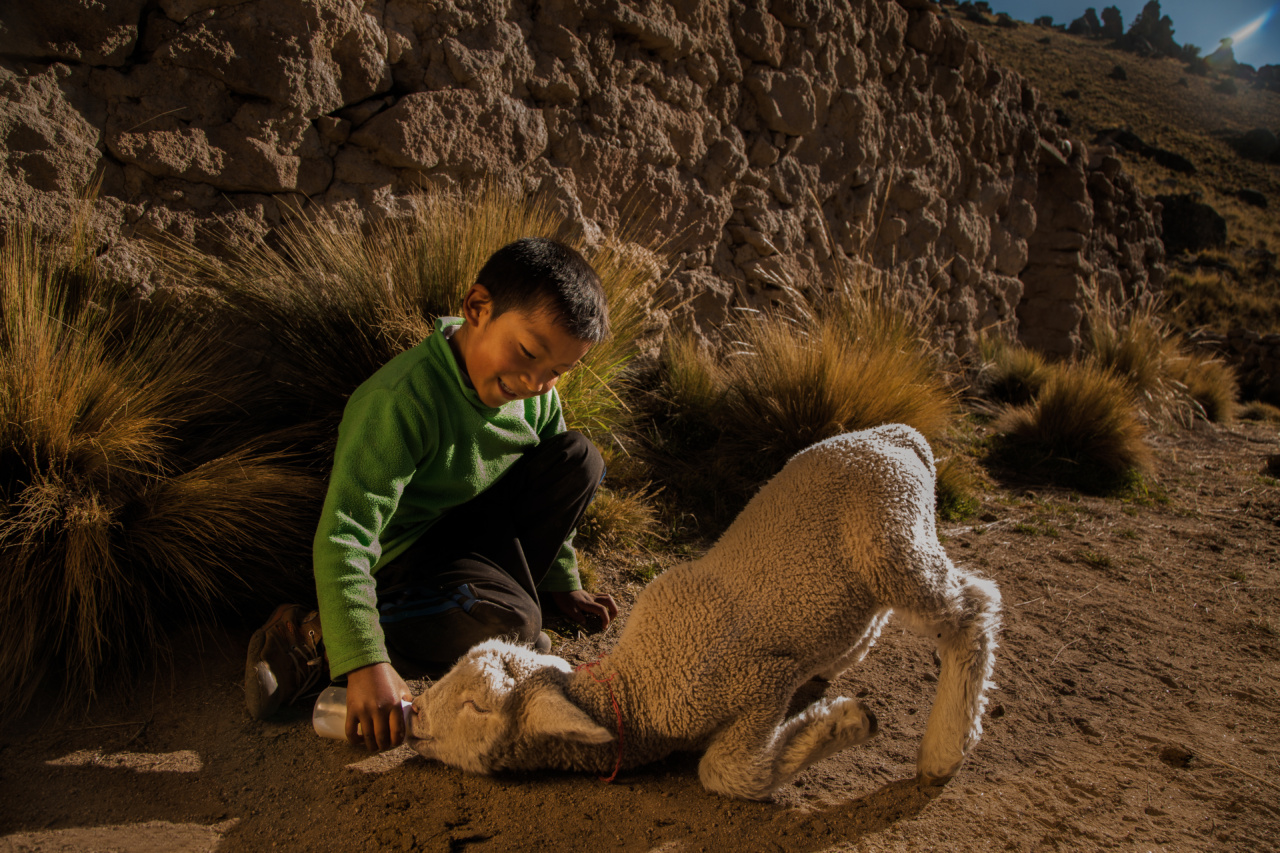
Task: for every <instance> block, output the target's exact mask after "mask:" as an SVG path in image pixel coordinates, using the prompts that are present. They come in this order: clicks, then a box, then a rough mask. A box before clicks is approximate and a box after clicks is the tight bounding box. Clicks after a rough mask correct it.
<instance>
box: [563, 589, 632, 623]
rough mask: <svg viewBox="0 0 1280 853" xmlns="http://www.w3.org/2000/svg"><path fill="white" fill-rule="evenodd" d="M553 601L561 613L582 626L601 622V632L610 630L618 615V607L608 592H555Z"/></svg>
mask: <svg viewBox="0 0 1280 853" xmlns="http://www.w3.org/2000/svg"><path fill="white" fill-rule="evenodd" d="M551 600H552V601H554V602H555V603H556V607H559V608H560V612H561V613H563V614H564V615H565V616H568V617H569V618H570V619H572V620H573V621H575V622H578V623H581V624H582V625H586V626H588V627H590V626H591V623H592V621H595V620H599V624H600V628H599V630H601V631H603V630H604V629H605V628H608V627H609V623H610V622H612V621H613V620H614V618H615V617H617V615H618V605H617V604H616V603H615V602H614V600H613V596H612V595H609V594H608V593H607V592H587V591H586V590H585V589H575V590H574V591H573V592H553V593H551Z"/></svg>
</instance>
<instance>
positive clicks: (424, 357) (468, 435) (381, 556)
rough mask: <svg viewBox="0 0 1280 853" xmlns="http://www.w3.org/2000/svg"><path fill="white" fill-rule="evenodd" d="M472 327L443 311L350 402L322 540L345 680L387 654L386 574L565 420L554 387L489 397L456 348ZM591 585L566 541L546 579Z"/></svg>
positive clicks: (330, 624) (323, 592)
mask: <svg viewBox="0 0 1280 853" xmlns="http://www.w3.org/2000/svg"><path fill="white" fill-rule="evenodd" d="M461 324H462V321H461V320H459V319H458V318H455V317H445V318H441V319H439V320H437V321H436V326H435V332H434V333H433V334H431V335H429V336H428V337H427V338H426V340H424V341H423V342H422V343H420V344H418V345H417V346H416V347H414V348H413V349H411V350H409V351H408V352H404V353H401V354H400V355H398V356H396V357H395V358H393V359H392V360H391V361H389V362H387V364H386V365H384V366H383V367H382V368H381V369H380V370H378V372H377V373H375V374H374V375H373V376H371V377H370V378H369V379H368V380H367V381H365V382H364V384H362V385H361V386H360V387H359V388H357V389H356V391H355V393H354V394H352V395H351V399H350V400H348V401H347V406H346V409H345V410H344V411H343V415H342V424H341V425H340V426H339V428H338V446H337V450H336V452H335V454H334V462H333V474H332V476H331V477H330V480H329V491H328V495H327V497H326V498H325V502H324V510H323V512H322V513H321V516H320V525H319V528H318V529H317V530H316V537H315V543H314V549H313V556H314V566H315V576H316V593H317V595H318V597H319V600H320V624H321V625H322V626H323V630H324V644H325V650H326V652H327V654H328V656H329V671H330V674H331V675H332V676H333V677H334V678H336V677H338V676H340V675H343V674H345V673H347V672H350V671H351V670H353V669H358V668H360V667H362V666H368V665H369V664H373V663H380V662H386V661H388V657H387V650H386V643H385V641H384V638H383V633H382V627H381V626H380V625H379V624H378V604H377V589H376V585H375V582H374V575H375V574H376V573H377V571H378V570H379V569H380V568H382V567H383V566H385V565H386V564H387V563H388V562H390V561H391V560H393V559H395V558H396V557H397V556H399V555H400V554H402V553H404V551H405V550H406V549H407V548H408V547H409V546H410V545H412V544H413V543H414V542H415V541H416V540H417V539H418V537H420V536H422V534H423V533H424V532H426V530H427V529H428V528H429V527H431V525H432V524H434V523H435V522H436V521H437V520H438V519H439V518H440V516H441V515H442V514H443V513H444V512H445V511H447V510H449V509H451V508H453V507H456V506H458V505H460V504H463V503H466V502H467V501H469V500H471V499H472V498H474V497H475V496H476V495H479V494H480V493H481V492H483V491H484V490H485V489H487V488H488V487H489V486H491V485H492V484H493V483H495V482H497V480H498V478H499V477H501V476H502V475H503V474H504V473H505V472H506V470H507V469H508V468H510V467H511V466H512V465H513V464H514V463H515V462H516V460H517V459H519V458H520V456H521V454H523V453H524V452H525V451H527V450H529V449H530V448H532V447H534V446H535V445H537V444H538V443H539V442H540V441H541V440H542V439H544V438H548V437H550V436H552V435H555V434H556V433H559V432H563V431H564V429H565V425H564V417H563V416H562V415H561V411H560V397H559V395H558V394H557V393H556V391H555V389H554V388H553V389H552V390H551V391H549V392H548V393H546V394H543V395H541V396H539V397H532V398H530V399H527V400H516V401H513V402H511V403H507V404H506V405H504V406H502V407H501V408H498V409H495V408H492V407H490V406H486V405H485V404H484V403H483V402H481V400H480V398H479V397H478V396H477V395H476V392H475V390H474V389H472V388H471V387H470V385H469V384H468V383H467V381H466V380H465V379H464V376H463V372H462V370H461V369H460V368H459V366H458V363H457V360H456V359H455V358H454V355H453V351H452V350H451V349H450V347H449V341H448V336H449V335H450V334H452V329H448V327H450V326H460V325H461ZM446 329H448V331H447V332H446ZM580 587H581V584H580V582H579V580H578V573H577V568H576V557H575V555H574V551H573V546H572V545H571V544H570V543H569V542H565V544H564V545H563V546H562V547H561V549H560V553H559V555H557V557H556V561H555V563H554V565H553V566H552V567H551V569H550V571H549V572H548V573H547V576H546V578H545V579H544V580H543V582H542V583H541V585H540V588H541V589H544V590H547V591H552V592H561V591H568V590H574V589H579V588H580Z"/></svg>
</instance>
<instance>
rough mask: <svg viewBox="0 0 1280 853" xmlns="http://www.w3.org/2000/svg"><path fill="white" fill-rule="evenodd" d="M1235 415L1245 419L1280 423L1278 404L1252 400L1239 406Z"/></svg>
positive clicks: (1279, 407)
mask: <svg viewBox="0 0 1280 853" xmlns="http://www.w3.org/2000/svg"><path fill="white" fill-rule="evenodd" d="M1236 417H1238V418H1241V419H1243V420H1247V421H1262V422H1264V423H1272V424H1277V423H1280V406H1273V405H1271V404H1270V403H1263V402H1261V401H1260V400H1253V401H1252V402H1249V403H1245V404H1244V405H1243V406H1240V407H1239V409H1237V411H1236Z"/></svg>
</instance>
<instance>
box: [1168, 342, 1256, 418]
mask: <svg viewBox="0 0 1280 853" xmlns="http://www.w3.org/2000/svg"><path fill="white" fill-rule="evenodd" d="M1169 375H1170V377H1171V378H1172V379H1173V380H1174V381H1175V382H1177V383H1178V386H1179V388H1180V389H1181V391H1182V393H1183V394H1184V395H1185V397H1186V399H1187V401H1188V403H1189V404H1190V405H1191V406H1193V407H1194V408H1195V411H1196V413H1197V414H1198V415H1200V416H1201V417H1203V418H1204V419H1205V420H1207V421H1210V422H1212V423H1227V422H1229V421H1231V420H1232V419H1234V418H1235V415H1236V411H1237V409H1238V406H1237V405H1236V400H1237V398H1238V397H1239V396H1240V382H1239V380H1238V378H1237V376H1236V371H1235V369H1234V368H1233V367H1231V365H1229V364H1227V363H1226V362H1224V361H1222V359H1219V358H1215V357H1213V356H1209V355H1205V354H1204V353H1196V352H1187V353H1180V354H1178V355H1176V356H1174V357H1173V358H1171V359H1170V360H1169Z"/></svg>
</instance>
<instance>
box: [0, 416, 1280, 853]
mask: <svg viewBox="0 0 1280 853" xmlns="http://www.w3.org/2000/svg"><path fill="white" fill-rule="evenodd" d="M1153 443H1154V444H1155V446H1156V448H1157V452H1158V456H1159V466H1160V468H1159V474H1158V477H1157V480H1158V483H1159V488H1158V489H1156V490H1155V491H1154V492H1153V495H1152V498H1151V499H1150V500H1143V501H1138V502H1133V501H1127V502H1126V501H1121V500H1116V499H1102V498H1090V497H1080V496H1078V495H1075V494H1073V493H1069V492H1065V491H1058V490H1055V489H1051V488H1043V487H1037V486H1033V487H1029V486H1027V485H1025V484H1023V485H1019V484H1016V483H1011V482H1008V481H1006V482H1005V484H1004V485H1003V486H1000V487H997V488H995V489H993V490H992V491H991V492H989V493H988V494H986V495H985V497H984V500H983V506H982V508H981V510H980V512H979V515H978V516H977V517H976V520H975V521H973V522H970V523H966V524H963V525H951V526H944V530H943V532H944V534H945V539H946V544H947V548H948V550H949V552H950V553H951V555H952V556H953V558H954V559H956V560H957V561H958V562H962V563H965V564H968V565H970V566H976V567H979V568H981V569H982V570H984V571H985V572H986V573H988V574H989V575H990V576H991V577H993V578H994V579H995V580H996V581H998V583H999V584H1000V586H1001V589H1002V591H1003V594H1004V601H1005V629H1004V633H1003V637H1002V642H1001V648H1000V651H999V653H998V654H999V657H998V661H997V667H996V680H997V682H998V684H999V689H998V690H997V691H996V692H995V693H994V695H993V699H992V704H991V707H990V709H989V714H988V718H987V720H986V721H985V723H986V734H985V736H984V737H983V739H982V741H981V742H980V743H979V744H978V745H977V747H976V748H975V749H974V750H973V752H972V754H971V755H970V757H969V759H968V761H967V762H966V763H965V764H964V765H963V767H962V768H961V770H960V773H959V774H958V775H957V776H956V778H955V779H953V780H952V781H951V783H950V784H949V785H947V786H946V787H944V788H940V789H922V788H921V787H919V786H917V784H916V782H915V781H914V779H913V776H914V766H913V762H914V756H915V752H916V748H917V744H918V742H919V739H920V736H921V733H922V729H923V725H924V721H925V718H926V716H927V712H928V709H929V705H930V702H931V698H932V693H933V689H934V682H935V674H934V673H935V668H934V663H933V661H932V659H931V655H930V652H929V649H928V647H927V646H926V644H925V643H923V642H922V641H920V640H918V639H917V638H916V637H914V636H913V635H907V634H904V633H902V631H901V630H900V629H898V628H896V627H894V625H893V623H890V628H889V629H888V630H887V631H886V633H885V635H884V636H883V638H882V639H881V641H880V643H879V644H878V645H877V647H876V648H875V649H873V650H872V652H871V654H870V656H869V657H868V659H867V660H866V661H865V662H864V664H863V665H862V666H861V667H859V668H857V669H856V670H854V671H852V672H850V673H846V674H845V675H844V676H843V677H842V678H840V679H839V680H838V681H837V682H836V683H835V684H834V685H832V690H833V691H834V692H835V693H839V694H844V695H857V696H864V697H865V700H866V701H868V702H869V703H870V704H871V705H872V707H873V708H874V710H875V712H876V713H877V715H878V716H879V719H880V722H881V727H882V728H881V734H880V735H879V736H878V737H876V738H875V739H874V740H872V741H871V742H870V743H869V744H867V745H864V746H863V747H859V748H856V749H854V750H851V751H849V752H846V753H844V754H841V755H838V756H836V757H834V758H831V759H828V760H826V761H824V762H822V763H820V764H818V765H816V766H815V767H813V768H811V769H810V770H809V771H808V772H806V773H805V774H804V775H803V776H802V777H800V779H799V780H798V781H797V782H796V783H795V784H793V785H790V786H788V787H786V788H785V789H783V790H782V791H781V792H780V794H779V795H778V796H777V798H776V799H775V800H774V801H773V802H767V803H744V802H734V801H730V800H725V799H722V798H720V797H717V796H713V795H711V794H708V793H706V792H704V791H703V790H702V788H701V787H700V786H699V784H698V781H697V773H696V764H695V759H694V758H692V757H687V756H686V757H679V758H675V759H672V760H669V761H667V762H665V763H662V764H658V765H655V766H652V767H650V768H648V769H645V770H642V771H639V772H631V773H626V774H624V775H622V776H621V777H620V778H619V779H618V780H617V781H616V782H614V783H613V784H603V783H601V782H600V781H598V780H597V779H595V778H593V777H591V776H589V775H575V774H569V773H546V774H537V775H527V776H509V777H502V778H485V777H478V776H469V775H465V774H463V773H460V772H458V771H456V770H453V769H450V768H447V767H443V766H441V765H438V764H434V763H429V762H427V761H425V760H423V759H421V758H419V757H417V756H415V755H412V754H411V753H409V752H408V751H407V750H405V749H403V748H402V749H400V750H395V751H392V752H390V753H386V754H383V755H379V756H370V755H368V754H367V753H364V752H363V751H362V750H359V749H355V748H352V747H348V746H346V745H344V744H341V743H337V742H333V741H326V740H322V739H320V738H318V737H317V736H316V735H315V734H313V733H312V731H311V729H310V726H309V720H308V718H307V713H308V711H307V709H304V708H299V709H295V712H294V713H292V714H291V715H289V716H288V718H286V719H283V720H281V721H278V722H270V723H262V722H257V721H254V720H252V719H250V718H249V716H248V714H247V713H246V712H245V710H244V703H243V698H242V689H241V673H242V667H243V654H244V647H245V643H246V642H247V633H248V631H247V630H246V631H244V632H235V633H234V634H233V635H230V636H225V637H215V638H212V639H210V640H208V641H207V643H206V645H205V648H204V650H203V651H202V652H200V653H198V654H197V653H195V652H193V653H192V654H191V656H190V658H189V659H187V660H183V661H180V662H179V665H178V666H177V667H175V671H174V673H173V675H172V677H169V676H166V677H165V678H164V679H162V680H160V681H158V682H156V683H151V682H148V683H147V684H145V685H140V686H139V687H138V688H137V689H134V690H132V695H131V697H130V698H129V699H127V700H121V701H120V703H119V704H118V706H116V707H114V708H111V709H108V708H106V707H103V708H99V709H98V710H97V711H95V712H94V713H93V715H92V716H91V718H89V719H86V720H80V721H75V722H72V723H70V724H66V725H62V726H59V727H50V726H36V725H34V724H31V723H28V724H27V725H26V726H25V727H20V728H18V729H15V730H9V731H5V732H4V733H3V736H2V738H3V740H2V741H0V788H2V790H3V796H2V797H0V850H15V851H17V850H147V851H162V850H163V851H179V850H180V851H196V850H201V851H207V850H219V851H240V850H260V849H266V848H273V849H282V850H326V851H345V850H371V849H390V850H396V849H401V850H429V851H445V850H449V851H452V850H462V849H464V848H465V849H467V850H475V851H517V850H543V849H553V850H615V849H616V850H624V851H649V850H662V851H664V853H683V851H701V850H710V851H719V850H735V851H736V850H750V851H754V850H761V851H764V850H786V851H829V850H830V851H835V850H840V851H853V850H858V851H874V850H907V849H910V850H930V849H945V850H972V849H1007V850H1038V849H1068V850H1094V849H1119V850H1135V851H1136V850H1141V851H1151V850H1162V851H1187V850H1240V851H1257V850H1274V849H1277V848H1280V808H1278V807H1277V805H1276V803H1277V791H1278V790H1280V787H1278V780H1280V739H1278V738H1277V732H1280V639H1278V638H1277V631H1278V630H1280V609H1278V604H1280V590H1278V586H1280V484H1278V483H1277V481H1276V479H1275V478H1274V476H1268V475H1266V474H1265V473H1264V471H1265V466H1266V460H1267V458H1268V457H1269V456H1271V455H1274V454H1278V453H1280V433H1278V432H1277V429H1276V427H1275V426H1274V425H1271V426H1262V425H1251V424H1241V425H1236V426H1232V427H1227V428H1219V427H1210V426H1202V427H1200V428H1197V429H1196V430H1193V431H1178V432H1176V433H1170V434H1163V435H1157V436H1155V437H1154V438H1153ZM624 563H625V561H620V562H619V563H618V564H617V565H608V564H606V565H601V566H600V568H599V571H600V572H601V576H602V578H603V579H604V580H605V581H606V582H607V581H608V580H609V579H610V578H612V580H613V583H614V588H615V589H616V590H617V591H618V592H619V597H620V598H621V599H622V600H623V602H624V604H625V605H629V604H630V603H631V601H633V600H634V596H635V594H636V592H637V591H638V590H639V585H638V584H637V583H635V582H626V581H624V580H622V578H624V577H626V576H627V569H628V567H627V566H626V565H625V564H624ZM780 594H782V593H780ZM616 637H617V629H616V628H610V630H609V631H608V632H607V634H605V635H604V636H603V637H600V636H596V637H578V638H573V639H566V640H565V641H564V642H563V643H562V644H561V645H560V646H559V651H560V652H561V653H562V654H564V655H565V657H567V658H568V659H569V660H570V661H571V662H576V661H581V660H589V659H592V658H594V657H595V656H597V655H598V654H599V653H601V652H602V651H605V650H607V649H608V648H609V646H610V645H611V644H612V643H613V642H614V640H615V639H616Z"/></svg>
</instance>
